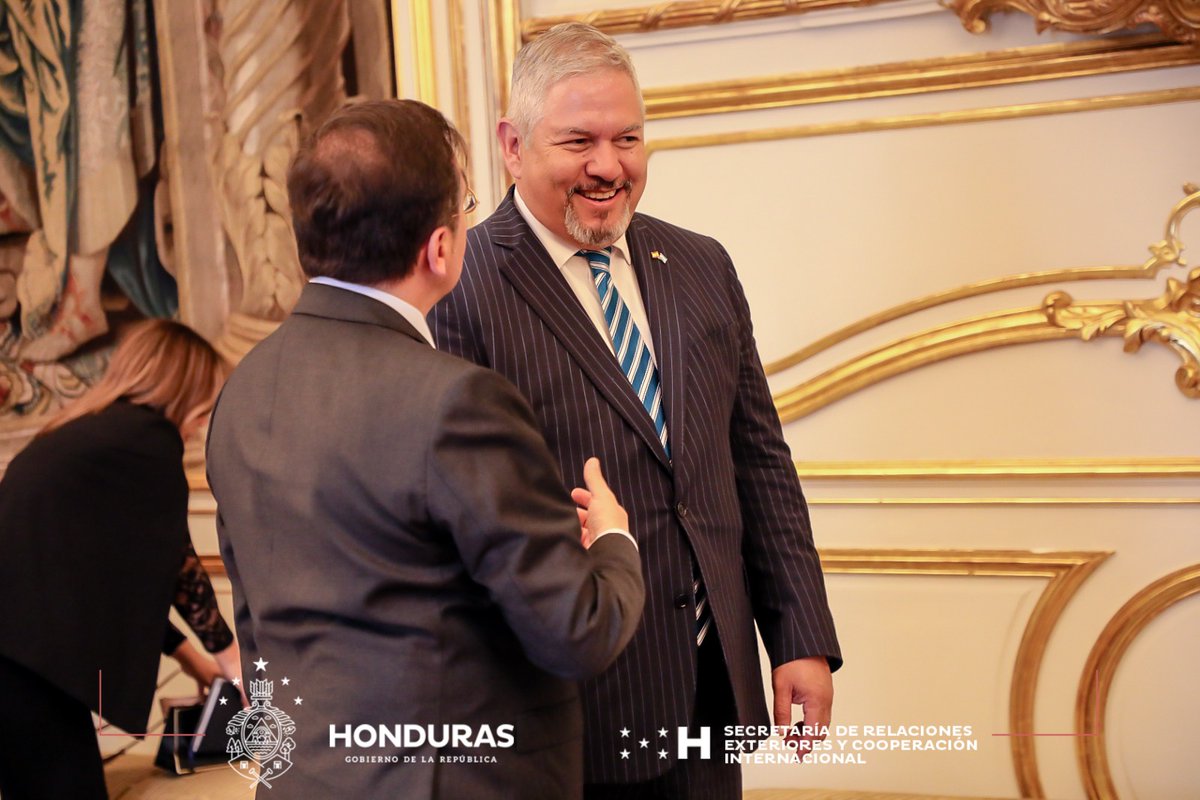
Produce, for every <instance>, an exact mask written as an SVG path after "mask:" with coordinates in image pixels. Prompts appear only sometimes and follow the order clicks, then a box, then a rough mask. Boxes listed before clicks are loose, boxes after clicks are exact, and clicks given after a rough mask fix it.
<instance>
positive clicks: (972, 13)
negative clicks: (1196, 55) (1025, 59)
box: [943, 0, 1200, 42]
mask: <svg viewBox="0 0 1200 800" xmlns="http://www.w3.org/2000/svg"><path fill="white" fill-rule="evenodd" d="M943 5H946V6H948V7H949V8H950V9H951V10H952V11H954V13H956V14H958V17H959V19H961V20H962V23H963V26H964V27H965V28H966V29H967V30H969V31H971V32H972V33H983V32H984V31H986V30H987V22H988V17H989V16H991V14H992V13H994V12H996V11H1020V12H1023V13H1025V14H1028V15H1029V16H1031V17H1033V18H1034V20H1036V22H1037V29H1038V31H1039V32H1041V31H1044V30H1046V29H1047V28H1053V29H1055V30H1059V31H1068V32H1070V33H1112V32H1113V31H1121V30H1127V29H1130V28H1135V27H1137V26H1138V25H1142V24H1145V23H1150V24H1152V25H1155V26H1157V27H1158V28H1160V29H1161V30H1162V31H1163V32H1164V33H1166V34H1167V35H1168V36H1170V37H1172V38H1173V39H1177V40H1179V41H1181V42H1194V41H1196V34H1197V32H1198V31H1200V4H1197V3H1196V0H1105V2H1090V3H1087V2H1085V3H1081V2H1079V0H943Z"/></svg>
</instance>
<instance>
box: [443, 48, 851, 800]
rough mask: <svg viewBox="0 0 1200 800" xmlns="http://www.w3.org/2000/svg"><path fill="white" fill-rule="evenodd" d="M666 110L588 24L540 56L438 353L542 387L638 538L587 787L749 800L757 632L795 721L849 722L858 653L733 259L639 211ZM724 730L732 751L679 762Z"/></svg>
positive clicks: (569, 461)
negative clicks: (654, 127) (852, 651)
mask: <svg viewBox="0 0 1200 800" xmlns="http://www.w3.org/2000/svg"><path fill="white" fill-rule="evenodd" d="M644 116H645V114H644V107H643V104H642V100H641V93H640V90H639V88H638V84H637V78H636V75H635V73H634V70H633V67H632V64H631V63H630V60H629V56H628V54H627V53H626V52H625V50H624V49H623V48H621V47H620V46H619V45H617V44H616V43H615V42H614V41H613V40H612V39H611V38H609V37H607V36H605V35H604V34H602V33H600V32H598V31H596V30H595V29H593V28H590V27H588V26H586V25H580V24H570V25H561V26H558V27H557V28H554V29H552V30H550V31H549V32H547V33H546V34H544V35H543V36H541V37H539V38H538V39H537V40H535V41H534V42H533V43H531V44H530V45H528V46H526V47H525V48H524V49H523V50H522V51H521V52H520V53H519V54H518V56H517V61H516V64H515V66H514V71H513V86H512V101H511V103H510V108H509V113H508V116H507V117H505V119H503V120H502V121H501V122H500V125H499V130H498V134H499V138H500V143H501V146H502V148H503V151H504V156H505V161H506V164H507V166H508V169H509V171H510V172H511V173H512V176H513V178H514V181H515V183H516V186H515V190H514V191H510V193H509V195H508V197H506V198H505V200H504V202H503V203H501V205H500V207H499V208H498V209H497V210H496V212H495V213H494V214H493V215H492V216H491V217H490V218H489V219H488V220H487V221H485V222H484V223H483V224H481V225H479V226H477V227H476V228H474V229H473V230H472V231H471V232H470V234H469V237H468V244H467V253H466V261H465V266H464V271H463V277H462V281H461V283H460V284H459V286H458V288H457V289H456V290H455V291H454V292H453V293H452V294H451V295H450V296H449V297H447V299H446V300H445V301H444V302H443V303H442V304H440V305H439V306H438V307H436V308H435V309H434V311H433V313H432V315H431V317H430V321H431V323H432V328H433V330H434V333H435V336H436V337H437V340H438V347H439V348H440V349H444V350H446V351H448V352H452V353H458V354H460V355H462V356H464V357H466V358H468V359H471V360H473V361H476V362H478V363H480V364H484V365H486V366H489V367H491V368H493V369H496V370H498V371H499V372H501V373H502V374H504V375H505V376H506V377H508V378H509V379H510V380H512V381H513V382H514V383H515V384H516V385H517V386H518V388H520V390H521V391H522V392H523V393H524V394H525V396H526V397H527V398H528V399H529V400H530V403H531V405H532V406H533V408H534V411H535V412H536V414H537V416H538V419H539V421H540V423H541V426H542V429H543V432H544V433H545V436H546V441H547V442H548V443H549V445H550V447H551V450H552V451H553V452H554V453H555V455H556V456H557V458H558V461H559V465H560V467H561V469H562V470H563V473H564V478H565V479H566V480H567V482H568V483H570V482H572V481H573V482H575V483H579V479H580V476H579V474H577V473H578V471H579V470H578V465H580V464H582V463H583V461H584V459H585V458H586V457H587V456H590V455H599V456H600V457H601V458H602V460H603V462H604V464H605V467H606V470H607V472H608V476H609V479H610V481H611V483H612V486H613V487H614V489H615V490H616V491H617V492H618V493H619V495H620V496H621V497H622V498H626V499H627V508H628V511H629V514H630V520H631V529H632V530H634V531H637V532H638V537H639V546H640V550H641V556H642V560H643V569H644V573H645V578H646V590H647V597H646V607H645V613H644V615H643V618H642V625H641V628H640V629H639V631H638V633H637V635H636V636H635V637H634V640H633V642H632V644H631V645H630V646H629V648H628V649H627V650H626V651H625V652H624V654H622V655H621V656H620V658H618V660H617V661H616V663H615V664H614V665H613V666H612V667H611V668H609V669H608V670H607V671H606V672H605V673H604V674H602V675H601V676H600V677H599V678H597V679H595V680H592V681H588V682H586V683H585V684H584V691H583V696H584V708H585V716H586V720H587V728H586V734H585V742H584V747H585V769H586V781H587V785H586V787H585V794H586V796H588V797H590V798H606V797H619V798H637V797H656V798H657V797H668V798H670V797H680V798H684V797H686V798H699V797H717V798H734V797H737V796H739V794H740V787H741V776H740V768H739V767H738V765H736V764H733V765H728V764H725V763H724V761H723V757H722V752H721V750H722V746H721V741H720V734H721V732H722V728H723V727H724V726H725V725H749V726H766V725H769V724H770V718H769V717H768V715H767V711H766V703H765V696H764V693H763V687H762V681H761V678H760V675H761V669H760V666H759V661H758V648H757V643H756V640H755V635H754V623H755V622H756V621H757V623H758V626H759V628H760V630H761V631H762V635H763V639H764V641H765V643H766V646H767V651H768V653H769V655H770V658H771V664H772V667H773V670H772V683H773V689H774V695H775V697H774V722H775V724H776V725H788V724H790V723H791V722H792V721H793V720H792V706H793V704H799V705H802V706H803V708H804V719H805V724H806V725H808V726H820V725H824V724H828V722H829V718H830V707H831V703H832V697H833V686H832V681H831V678H830V672H831V670H832V669H836V668H837V667H838V666H840V664H841V654H840V650H839V647H838V642H837V636H836V633H835V632H834V626H833V620H832V618H831V616H830V613H829V608H828V604H827V601H826V596H825V586H824V579H823V576H822V574H821V568H820V563H819V561H818V559H817V555H816V552H815V550H814V547H813V541H812V533H811V530H810V526H809V518H808V510H807V507H806V504H805V501H804V496H803V494H802V492H801V490H800V485H799V482H798V481H797V478H796V473H795V469H794V467H793V465H792V460H791V454H790V452H789V450H788V447H787V445H786V443H785V442H784V440H783V435H782V431H781V428H780V424H779V418H778V416H777V414H776V413H775V410H774V407H773V405H772V402H771V396H770V392H769V390H768V388H767V383H766V379H765V377H764V375H763V371H762V366H761V363H760V361H759V358H758V354H757V351H756V348H755V344H754V338H753V332H752V329H751V324H750V315H749V308H748V306H747V304H746V300H745V297H744V295H743V292H742V288H741V285H740V283H739V282H738V279H737V275H736V274H735V272H734V268H733V264H732V262H731V261H730V258H729V256H728V254H727V253H726V252H725V250H724V249H723V248H722V247H721V245H720V244H719V243H717V242H716V241H714V240H713V239H711V238H708V237H706V236H701V235H699V234H696V233H692V232H690V231H686V230H683V229H681V228H678V227H676V226H674V225H670V224H668V223H666V222H663V221H661V220H657V219H654V218H652V217H648V216H645V215H641V214H635V213H634V211H635V209H636V207H637V203H638V200H639V199H640V197H641V195H642V191H643V188H644V186H645V179H646V152H645V147H644V142H643V123H644ZM704 727H708V728H709V729H710V730H711V736H712V738H711V743H712V751H711V754H712V757H711V758H710V759H707V760H705V759H702V758H699V757H698V756H699V753H698V751H697V750H691V751H690V752H689V753H688V757H686V758H679V754H680V753H679V750H680V748H679V738H678V737H679V733H680V731H682V732H684V733H685V734H687V735H689V736H692V737H696V736H699V735H700V731H701V729H703V728H704ZM689 731H690V732H689ZM800 738H804V737H800ZM812 738H820V737H819V735H815V736H811V737H808V739H812Z"/></svg>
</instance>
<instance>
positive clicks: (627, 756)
mask: <svg viewBox="0 0 1200 800" xmlns="http://www.w3.org/2000/svg"><path fill="white" fill-rule="evenodd" d="M621 758H629V751H628V750H622V751H621Z"/></svg>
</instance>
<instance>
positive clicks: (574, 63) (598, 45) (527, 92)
mask: <svg viewBox="0 0 1200 800" xmlns="http://www.w3.org/2000/svg"><path fill="white" fill-rule="evenodd" d="M605 69H615V70H617V71H619V72H623V73H625V74H626V75H628V76H629V79H630V80H631V81H633V88H634V91H636V92H637V96H638V100H639V101H641V103H642V116H643V117H644V116H645V115H646V104H645V101H642V100H641V98H642V90H641V87H640V86H639V85H638V79H637V73H636V72H634V70H633V61H632V60H631V59H630V58H629V52H628V51H627V50H626V49H625V48H624V47H622V46H621V45H619V44H617V41H616V40H615V39H613V38H612V37H611V36H609V35H608V34H605V33H601V32H600V31H598V30H596V29H595V28H593V27H592V26H591V25H585V24H583V23H582V22H564V23H562V24H561V25H555V26H554V27H553V28H551V29H550V30H548V31H546V32H545V33H543V34H542V35H540V36H538V37H537V38H536V39H534V40H533V41H532V42H530V43H529V44H527V45H525V46H524V47H522V48H521V49H520V51H519V52H518V53H517V57H516V60H515V61H514V62H513V74H512V90H511V92H509V100H508V113H507V114H506V115H505V116H507V117H508V120H509V121H510V122H512V124H513V125H515V126H516V128H517V131H518V132H519V133H520V134H521V138H522V139H527V138H528V137H529V134H530V133H531V132H532V131H533V128H534V126H535V125H537V124H538V122H540V121H541V119H542V103H543V102H544V100H545V98H546V93H547V92H549V91H550V87H552V86H554V84H556V83H558V82H559V81H562V80H565V79H567V78H573V77H575V76H576V75H586V74H588V73H591V72H596V71H599V70H605Z"/></svg>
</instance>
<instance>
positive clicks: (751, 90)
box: [643, 34, 1200, 119]
mask: <svg viewBox="0 0 1200 800" xmlns="http://www.w3.org/2000/svg"><path fill="white" fill-rule="evenodd" d="M1198 63H1200V49H1197V48H1196V47H1193V46H1190V45H1182V44H1177V43H1175V42H1172V41H1170V40H1168V39H1165V38H1164V37H1163V36H1161V35H1159V34H1149V35H1140V36H1126V37H1122V38H1119V39H1102V40H1096V41H1085V42H1070V43H1066V44H1051V45H1039V46H1036V47H1019V48H1013V49H1009V50H1000V51H995V52H988V53H967V54H962V55H954V56H947V57H941V58H929V59H920V60H914V61H903V62H894V63H888V64H873V65H869V66H860V67H852V68H849V69H837V70H821V71H818V72H807V73H797V74H791V75H768V76H763V77H757V78H746V79H740V80H730V81H717V82H712V83H699V84H690V85H686V86H666V87H658V88H649V89H646V90H645V91H644V92H643V95H644V97H645V101H646V117H647V118H648V119H661V118H669V117H683V116H693V115H698V114H724V113H728V112H733V111H752V110H757V109H764V108H783V107H788V106H798V105H809V104H814V103H829V102H838V101H844V100H862V99H866V98H878V97H893V96H897V95H910V94H926V93H929V92H944V91H954V90H959V89H973V88H980V87H986V86H1002V85H1007V84H1016V83H1030V82H1037V81H1046V80H1055V79H1060V78H1078V77H1084V76H1088V75H1106V74H1112V73H1119V72H1130V71H1134V70H1147V69H1162V68H1168V67H1179V66H1188V65H1193V64H1198Z"/></svg>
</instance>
